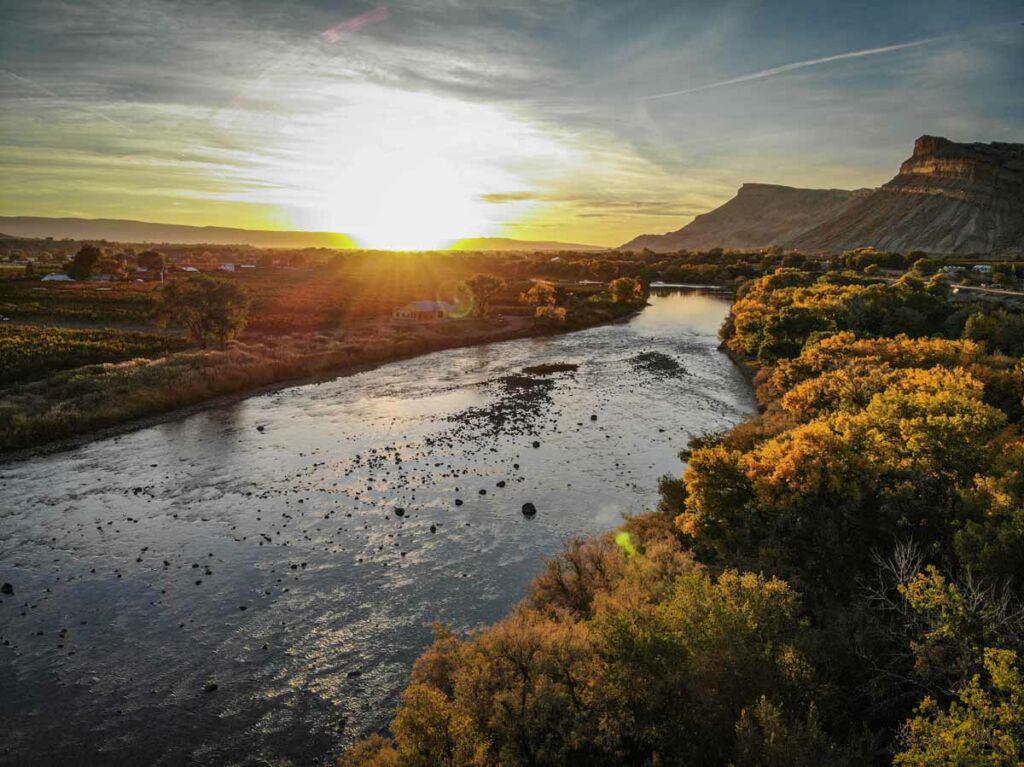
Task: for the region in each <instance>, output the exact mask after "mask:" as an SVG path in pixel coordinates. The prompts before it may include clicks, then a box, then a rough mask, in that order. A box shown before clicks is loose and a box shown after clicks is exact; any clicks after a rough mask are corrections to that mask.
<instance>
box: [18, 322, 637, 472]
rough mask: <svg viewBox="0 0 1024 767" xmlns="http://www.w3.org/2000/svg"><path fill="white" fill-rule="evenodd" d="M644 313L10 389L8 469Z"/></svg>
mask: <svg viewBox="0 0 1024 767" xmlns="http://www.w3.org/2000/svg"><path fill="white" fill-rule="evenodd" d="M640 309H642V305H637V304H614V303H610V302H603V303H601V304H600V305H599V306H598V305H595V306H593V307H590V308H589V310H588V311H586V312H580V313H578V314H577V315H575V316H573V317H572V318H571V321H570V322H567V323H563V324H561V325H555V324H542V323H538V322H536V321H534V319H533V318H531V317H522V316H508V317H495V318H486V319H469V318H465V319H449V320H443V321H440V322H434V323H421V324H413V323H410V322H405V321H394V320H391V321H383V322H381V321H373V322H366V321H364V322H361V323H357V324H354V325H352V326H351V327H349V328H348V329H346V330H345V331H343V332H335V333H317V334H297V335H291V336H283V337H282V336H277V337H274V336H262V337H259V336H257V337H255V338H249V339H246V340H241V341H235V342H231V343H229V344H228V345H227V346H226V347H225V348H224V349H220V350H210V351H197V350H191V351H184V352H179V353H176V354H170V355H167V356H164V357H159V358H156V359H136V360H129V361H127V362H122V363H114V364H102V365H88V366H84V367H81V368H76V369H73V370H68V371H64V372H61V373H58V374H56V375H53V376H51V377H50V378H47V379H45V380H42V381H34V382H31V383H27V384H23V385H14V386H8V387H7V388H6V389H4V390H3V400H2V403H0V462H6V461H16V460H24V459H25V458H29V457H32V456H34V455H39V454H46V453H52V452H58V451H61V450H66V449H69V448H72V447H76V446H79V445H82V444H85V443H87V442H90V441H92V440H94V439H101V438H106V437H111V436H116V435H118V434H123V433H126V432H129V431H133V430H136V429H139V428H144V427H146V426H152V425H155V424H158V423H162V422H165V421H167V420H171V419H174V418H178V417H181V416H183V415H186V414H188V413H191V412H196V411H198V410H201V409H203V408H209V407H218V406H222V405H225V404H228V403H229V402H231V401H234V400H237V399H240V398H244V397H248V396H253V395H255V394H261V393H266V392H269V391H274V390H276V389H280V388H283V387H288V386H295V385H302V384H306V383H316V382H318V381H322V380H326V379H330V378H335V377H339V376H348V375H353V374H355V373H359V372H363V371H366V370H371V369H373V368H375V367H377V366H379V365H382V364H386V363H389V362H396V361H399V360H403V359H409V358H411V357H415V356H418V355H421V354H429V353H431V352H436V351H442V350H445V349H453V348H458V347H463V346H475V345H480V344H487V343H495V342H499V341H507V340H512V339H517V338H532V337H542V336H548V335H553V334H557V333H562V332H573V331H577V330H582V329H586V328H588V327H594V326H597V325H601V324H604V323H608V322H617V321H621V320H624V319H628V318H629V317H631V316H633V315H635V314H636V313H637V312H638V311H640Z"/></svg>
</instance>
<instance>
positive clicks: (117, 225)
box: [0, 216, 357, 248]
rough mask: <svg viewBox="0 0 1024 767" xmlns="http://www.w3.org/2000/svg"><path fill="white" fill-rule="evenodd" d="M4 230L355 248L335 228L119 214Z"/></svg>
mask: <svg viewBox="0 0 1024 767" xmlns="http://www.w3.org/2000/svg"><path fill="white" fill-rule="evenodd" d="M0 231H3V232H4V233H6V234H8V235H12V236H15V237H37V238H43V237H53V238H54V239H55V240H63V239H68V240H109V241H111V242H132V243H150V244H159V243H167V244H169V243H174V244H181V245H252V246H253V247H258V248H354V247H357V245H356V243H355V241H354V240H353V239H352V238H351V237H349V236H348V235H345V234H337V233H334V232H290V231H272V230H266V229H235V228H232V227H226V226H188V225H185V224H154V223H151V222H148V221H130V220H126V219H119V218H47V217H43V216H0Z"/></svg>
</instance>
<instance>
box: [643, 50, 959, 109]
mask: <svg viewBox="0 0 1024 767" xmlns="http://www.w3.org/2000/svg"><path fill="white" fill-rule="evenodd" d="M943 39H945V38H942V37H929V38H928V39H926V40H914V41H913V42H910V43H899V44H898V45H886V46H884V47H882V48H865V49H864V50H862V51H850V52H848V53H837V54H836V55H835V56H825V57H823V58H820V59H807V60H806V61H794V62H793V63H792V64H783V65H782V66H779V67H772V68H771V69H762V70H761V71H760V72H753V73H752V74H749V75H741V76H740V77H734V78H732V79H731V80H721V81H719V82H717V83H707V84H706V85H698V86H697V87H696V88H684V89H683V90H680V91H669V92H668V93H656V94H654V95H653V96H644V97H643V100H644V101H653V100H654V99H667V98H671V97H672V96H684V95H686V94H688V93H700V92H701V91H709V90H711V89H712V88H721V87H722V86H724V85H736V84H737V83H747V82H750V81H751V80H763V79H764V78H766V77H773V76H774V75H781V74H783V73H785V72H792V71H793V70H795V69H806V68H807V67H814V66H817V65H818V64H828V63H829V62H832V61H844V60H845V59H859V58H863V57H865V56H876V55H878V54H880V53H892V52H893V51H902V50H906V49H907V48H917V47H918V46H920V45H928V43H934V42H936V41H937V40H943Z"/></svg>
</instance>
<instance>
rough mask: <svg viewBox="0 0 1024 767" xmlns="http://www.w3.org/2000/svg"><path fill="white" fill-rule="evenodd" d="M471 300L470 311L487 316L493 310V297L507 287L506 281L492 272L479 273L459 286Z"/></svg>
mask: <svg viewBox="0 0 1024 767" xmlns="http://www.w3.org/2000/svg"><path fill="white" fill-rule="evenodd" d="M459 287H460V288H461V290H462V292H464V293H465V294H468V298H469V300H470V304H471V306H470V313H471V314H472V315H473V316H474V317H486V316H487V315H488V314H489V313H490V310H491V299H492V298H494V296H495V295H496V294H497V293H498V291H499V290H501V289H502V288H503V287H505V283H504V282H502V281H501V280H499V279H498V278H497V277H495V276H494V275H492V274H477V275H474V276H472V277H470V278H469V279H468V280H466V281H465V282H463V283H462V284H461V285H460V286H459Z"/></svg>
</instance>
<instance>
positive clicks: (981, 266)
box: [973, 264, 992, 274]
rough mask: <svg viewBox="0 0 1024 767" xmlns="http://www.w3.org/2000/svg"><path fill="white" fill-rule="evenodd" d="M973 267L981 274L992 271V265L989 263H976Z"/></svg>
mask: <svg viewBox="0 0 1024 767" xmlns="http://www.w3.org/2000/svg"><path fill="white" fill-rule="evenodd" d="M973 269H974V271H976V272H981V273H982V274H987V273H988V272H991V271H992V265H991V264H976V265H975V266H974V267H973Z"/></svg>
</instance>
